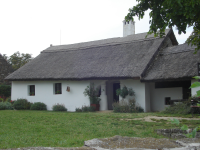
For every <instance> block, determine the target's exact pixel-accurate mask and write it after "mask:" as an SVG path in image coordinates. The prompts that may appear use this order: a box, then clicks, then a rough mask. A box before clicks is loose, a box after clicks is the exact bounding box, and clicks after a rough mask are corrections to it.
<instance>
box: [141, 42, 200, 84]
mask: <svg viewBox="0 0 200 150" xmlns="http://www.w3.org/2000/svg"><path fill="white" fill-rule="evenodd" d="M194 50H195V47H191V46H188V44H182V45H178V46H172V47H167V48H165V49H164V50H163V51H161V52H160V53H159V55H158V57H157V58H156V59H155V61H154V62H153V63H152V65H151V66H150V67H149V68H148V71H147V72H146V76H145V77H144V78H143V81H153V80H154V81H155V80H157V81H159V80H160V81H162V80H174V79H176V80H177V79H191V78H192V77H194V76H197V75H198V70H197V63H198V62H199V63H200V52H198V53H197V54H194Z"/></svg>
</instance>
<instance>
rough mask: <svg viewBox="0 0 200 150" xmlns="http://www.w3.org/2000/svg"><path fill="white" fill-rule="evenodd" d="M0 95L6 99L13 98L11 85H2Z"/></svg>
mask: <svg viewBox="0 0 200 150" xmlns="http://www.w3.org/2000/svg"><path fill="white" fill-rule="evenodd" d="M0 95H3V96H5V97H9V96H11V86H10V85H0Z"/></svg>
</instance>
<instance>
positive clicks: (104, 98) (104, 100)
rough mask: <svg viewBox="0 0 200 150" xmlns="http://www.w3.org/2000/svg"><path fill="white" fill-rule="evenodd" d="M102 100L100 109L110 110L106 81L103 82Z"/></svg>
mask: <svg viewBox="0 0 200 150" xmlns="http://www.w3.org/2000/svg"><path fill="white" fill-rule="evenodd" d="M100 98H101V101H100V110H108V102H107V95H106V81H103V82H102V83H101V96H100Z"/></svg>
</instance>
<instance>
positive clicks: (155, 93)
mask: <svg viewBox="0 0 200 150" xmlns="http://www.w3.org/2000/svg"><path fill="white" fill-rule="evenodd" d="M149 88H150V96H151V111H161V110H164V109H165V107H167V106H169V105H165V97H171V99H182V87H175V88H157V89H155V83H150V84H149Z"/></svg>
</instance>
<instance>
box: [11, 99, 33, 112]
mask: <svg viewBox="0 0 200 150" xmlns="http://www.w3.org/2000/svg"><path fill="white" fill-rule="evenodd" d="M31 105H32V103H30V102H28V101H27V99H23V98H21V99H17V100H16V101H14V103H13V107H14V108H15V109H17V110H28V109H30V107H31Z"/></svg>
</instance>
